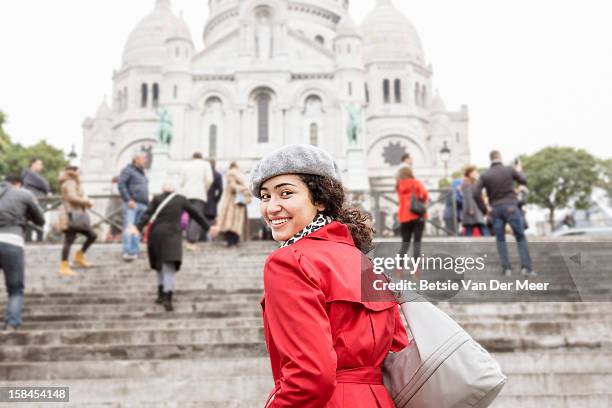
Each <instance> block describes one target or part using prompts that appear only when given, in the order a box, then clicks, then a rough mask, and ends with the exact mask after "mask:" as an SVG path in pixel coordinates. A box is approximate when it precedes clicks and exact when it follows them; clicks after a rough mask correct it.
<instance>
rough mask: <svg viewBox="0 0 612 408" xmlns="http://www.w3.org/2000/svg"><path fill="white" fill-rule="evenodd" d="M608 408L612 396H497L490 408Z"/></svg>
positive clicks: (567, 394)
mask: <svg viewBox="0 0 612 408" xmlns="http://www.w3.org/2000/svg"><path fill="white" fill-rule="evenodd" d="M549 407H550V408H610V407H612V394H607V393H601V394H573V393H564V394H563V395H529V396H521V395H504V394H503V393H502V395H499V396H498V397H497V399H496V400H495V401H494V403H493V404H492V405H491V408H549Z"/></svg>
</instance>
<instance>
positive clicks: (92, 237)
mask: <svg viewBox="0 0 612 408" xmlns="http://www.w3.org/2000/svg"><path fill="white" fill-rule="evenodd" d="M59 182H60V188H61V191H62V203H63V204H62V207H61V209H60V217H59V220H58V225H57V229H58V230H60V231H62V232H63V233H64V246H63V247H62V261H61V263H60V271H59V273H60V275H62V276H74V275H76V272H75V271H73V270H72V269H71V268H70V264H69V262H68V257H69V256H70V248H71V247H72V244H74V241H75V240H76V238H77V235H78V234H82V235H84V236H85V242H84V243H83V246H82V247H81V249H80V250H78V251H77V253H76V254H75V255H74V264H75V265H77V266H80V267H82V268H89V267H90V266H91V264H90V263H89V262H88V261H87V259H86V258H85V253H86V252H87V250H88V249H89V247H91V246H92V245H93V243H94V242H96V239H97V238H98V235H97V234H96V233H95V232H94V230H93V229H92V228H91V225H90V224H89V223H87V225H82V226H81V227H80V228H74V227H71V226H70V222H69V218H70V217H71V216H73V214H74V213H77V212H81V213H82V212H86V211H87V210H88V209H90V208H91V207H92V206H93V201H91V200H89V199H88V198H87V197H86V196H85V194H84V193H83V190H82V189H81V177H80V174H79V168H78V167H76V166H69V167H66V169H64V171H63V172H62V173H61V174H60V177H59Z"/></svg>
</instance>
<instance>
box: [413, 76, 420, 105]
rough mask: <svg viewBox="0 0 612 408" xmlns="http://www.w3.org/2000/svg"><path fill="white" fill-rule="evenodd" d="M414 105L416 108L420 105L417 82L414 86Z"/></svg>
mask: <svg viewBox="0 0 612 408" xmlns="http://www.w3.org/2000/svg"><path fill="white" fill-rule="evenodd" d="M414 103H415V105H416V106H420V105H421V85H420V84H419V83H418V82H417V83H416V84H415V85H414Z"/></svg>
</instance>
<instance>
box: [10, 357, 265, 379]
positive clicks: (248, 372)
mask: <svg viewBox="0 0 612 408" xmlns="http://www.w3.org/2000/svg"><path fill="white" fill-rule="evenodd" d="M166 376H167V377H188V378H202V379H204V378H209V377H232V376H248V377H251V376H271V371H270V361H269V359H268V357H267V356H266V357H254V358H242V359H240V360H238V359H233V358H222V359H219V358H217V359H212V358H211V359H202V360H191V359H188V360H127V361H118V360H110V361H83V362H82V361H57V362H54V363H52V364H49V363H47V362H44V363H0V378H1V379H3V381H34V380H57V381H59V380H79V379H84V378H86V379H88V380H96V379H112V378H161V377H166Z"/></svg>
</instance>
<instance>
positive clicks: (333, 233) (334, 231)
mask: <svg viewBox="0 0 612 408" xmlns="http://www.w3.org/2000/svg"><path fill="white" fill-rule="evenodd" d="M308 239H317V240H321V241H330V242H338V243H341V244H348V245H352V246H355V242H353V237H352V236H351V233H350V231H349V229H348V227H347V226H346V225H344V224H342V223H341V222H338V221H332V222H331V223H330V224H327V225H326V226H324V227H322V228H320V229H318V230H316V231H315V232H313V233H311V234H308V235H307V236H305V237H304V238H303V239H302V241H306V240H308ZM298 243H299V242H296V244H298Z"/></svg>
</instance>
